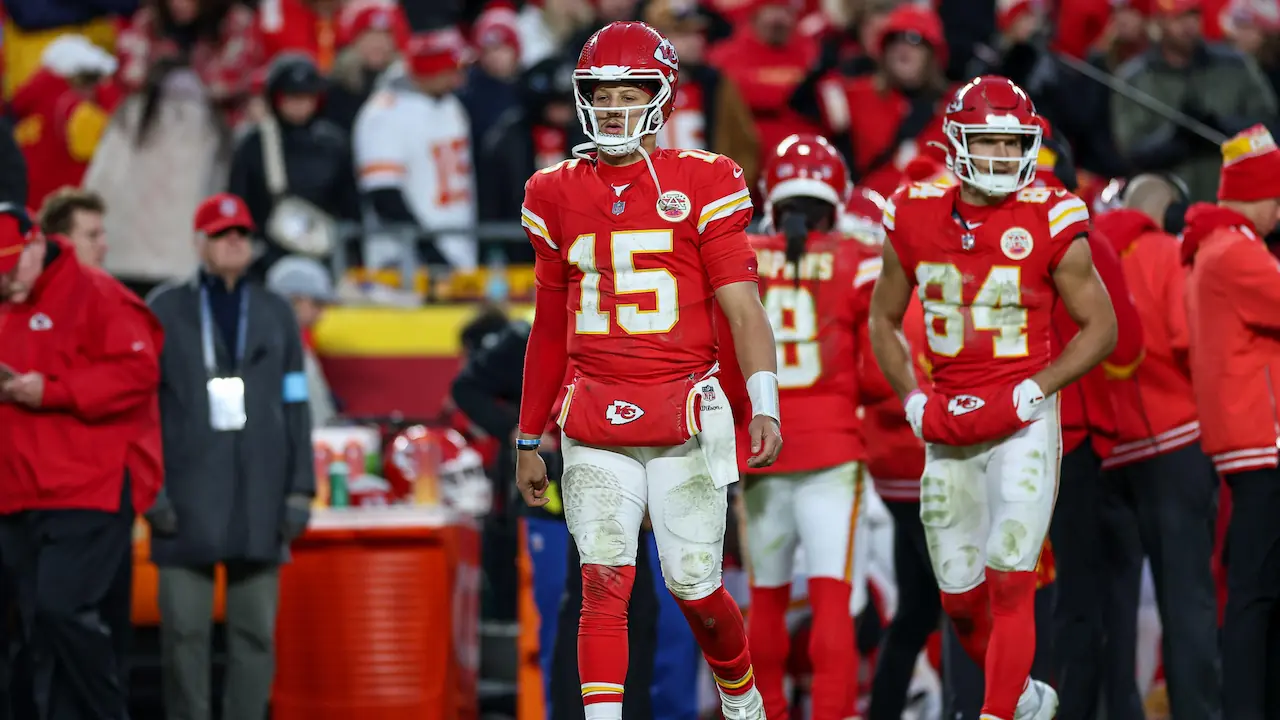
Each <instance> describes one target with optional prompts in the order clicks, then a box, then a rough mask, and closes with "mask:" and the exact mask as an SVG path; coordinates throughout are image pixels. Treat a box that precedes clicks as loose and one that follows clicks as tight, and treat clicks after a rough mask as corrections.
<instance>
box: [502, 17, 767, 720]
mask: <svg viewBox="0 0 1280 720" xmlns="http://www.w3.org/2000/svg"><path fill="white" fill-rule="evenodd" d="M678 71H679V61H678V60H677V58H676V52H675V49H674V48H673V47H672V46H671V43H670V42H668V41H667V39H666V38H664V37H662V35H661V34H660V33H658V32H657V31H656V30H654V29H653V28H651V27H649V26H648V25H645V24H644V23H639V22H618V23H613V24H611V25H608V26H606V27H604V28H603V29H601V30H600V31H599V32H597V33H596V34H595V35H593V36H592V37H591V39H590V40H588V41H587V44H586V46H584V47H583V49H582V55H581V57H580V58H579V60H578V67H577V69H576V70H575V71H574V75H573V84H574V96H575V99H576V102H577V106H578V117H579V120H580V121H581V122H582V127H583V130H584V131H585V132H586V134H587V136H588V137H589V138H591V140H592V141H593V142H592V143H587V144H585V145H581V146H579V147H577V148H574V155H575V157H574V158H573V159H570V160H566V161H565V162H563V163H561V164H559V165H555V166H553V167H550V168H547V169H546V170H543V171H541V172H539V173H537V174H535V175H534V176H533V177H532V178H530V180H529V182H528V184H527V185H526V186H525V201H524V207H523V208H522V223H523V225H524V228H525V231H526V233H527V234H528V236H529V240H530V241H531V242H532V243H533V246H534V249H535V251H536V252H537V261H536V268H535V270H536V275H537V301H536V319H535V320H534V323H533V329H532V331H531V333H530V335H529V349H528V352H527V355H526V356H525V368H524V389H523V395H522V405H521V409H520V428H519V430H520V432H519V435H518V439H517V440H516V447H517V449H518V451H519V452H517V465H516V479H517V482H518V484H519V487H520V490H521V492H522V493H523V495H524V498H525V501H526V502H528V503H529V504H530V505H535V506H537V505H542V504H545V503H546V502H547V499H546V497H545V489H546V485H547V480H546V468H545V466H544V465H543V462H542V460H541V459H540V458H539V457H538V453H537V452H536V451H537V447H538V438H539V437H540V436H541V435H542V432H543V429H544V428H545V427H546V424H547V421H548V419H549V416H550V414H551V409H552V405H553V404H554V402H555V400H556V396H557V394H558V393H559V391H560V390H561V388H562V381H563V378H564V376H565V368H566V365H567V363H568V361H570V360H572V367H573V368H574V371H575V375H574V378H573V380H572V383H571V385H570V387H569V390H568V394H567V396H566V398H565V401H564V404H563V409H562V411H561V412H560V414H559V421H558V424H559V425H560V427H561V429H562V431H563V434H564V445H563V452H564V476H563V480H562V492H563V502H564V511H565V520H566V521H567V523H568V526H569V531H570V532H571V533H573V537H574V540H575V541H576V542H577V545H578V549H579V551H580V554H581V556H582V584H583V602H582V615H581V620H580V625H579V632H578V667H579V674H580V676H581V680H582V698H583V700H582V701H583V704H584V705H585V707H586V717H587V720H619V719H620V718H621V717H622V683H623V680H624V679H625V678H626V675H627V603H628V600H629V598H630V595H631V587H632V582H633V581H634V579H635V561H636V546H637V539H638V536H639V533H640V525H641V522H642V521H643V520H644V517H645V512H646V509H647V511H648V514H649V518H650V520H651V523H652V526H653V534H654V539H655V540H656V542H657V546H658V553H659V556H660V558H661V561H662V571H663V577H664V578H665V580H666V584H667V587H668V589H670V591H671V593H672V595H674V596H675V598H676V601H677V603H679V605H680V606H681V608H682V609H683V611H684V613H685V616H686V617H687V619H688V621H689V626H690V627H691V628H692V630H693V634H694V636H695V637H696V638H697V640H698V644H699V645H700V646H701V648H702V651H703V655H704V657H705V658H706V660H707V663H708V664H709V665H710V666H711V669H712V671H713V672H714V674H715V677H716V682H717V684H718V686H719V688H720V696H721V699H722V705H723V710H724V715H725V717H726V718H727V719H728V720H763V718H764V709H763V702H762V700H761V698H760V693H759V692H758V691H757V690H756V689H755V681H754V678H753V672H752V668H751V657H750V654H749V653H748V651H747V639H746V633H745V631H744V629H743V624H742V616H741V614H740V613H739V612H738V606H737V604H736V603H735V602H734V601H733V599H732V598H731V597H730V596H729V594H728V592H727V591H725V589H724V588H723V587H722V586H721V583H720V574H721V562H722V559H723V553H722V550H723V545H724V532H725V523H726V517H727V509H728V501H727V496H726V488H727V486H728V485H729V484H731V483H733V482H735V481H736V480H737V478H738V467H737V450H736V442H735V437H734V421H733V414H732V412H731V410H730V407H729V402H728V399H727V397H726V394H725V392H724V388H723V387H721V385H720V382H719V380H718V379H717V378H716V372H717V369H718V366H717V362H716V360H717V355H718V350H717V335H716V332H715V322H714V321H713V317H714V315H713V309H714V306H715V304H716V303H718V304H719V306H720V308H721V309H722V310H723V312H724V314H725V316H726V318H727V320H728V325H729V329H730V330H731V332H732V335H733V344H734V347H735V350H736V355H737V357H738V358H739V360H740V363H739V367H740V369H741V371H742V373H743V377H745V378H747V380H746V386H747V393H748V395H749V396H750V398H751V414H752V418H751V421H750V443H751V453H752V457H751V460H750V464H751V465H752V466H755V467H764V466H767V465H769V464H771V463H772V462H773V461H774V459H775V458H776V457H777V454H778V451H779V449H780V448H781V446H782V436H781V434H780V429H779V420H778V418H779V409H778V377H777V374H776V364H775V363H776V356H775V351H774V343H773V331H772V330H771V329H770V327H769V318H768V316H767V315H766V314H765V312H764V308H763V306H762V305H761V304H760V296H759V294H758V290H757V287H756V260H755V254H754V253H752V252H751V248H750V245H749V244H748V242H747V236H746V233H745V228H746V225H747V223H748V221H750V219H751V199H750V193H749V192H748V191H747V188H746V185H745V184H744V181H743V179H742V168H740V167H738V165H737V164H736V163H734V162H733V161H732V160H730V159H728V158H726V157H722V156H719V155H714V154H711V153H708V152H705V151H700V150H686V151H681V150H667V149H663V150H658V149H657V148H656V140H655V135H656V133H657V132H658V131H659V130H660V129H661V127H662V125H663V122H664V121H665V120H666V118H667V116H668V115H669V114H670V112H671V98H672V95H673V92H674V90H675V86H676V80H677V73H678ZM588 150H594V152H588ZM566 341H567V342H566Z"/></svg>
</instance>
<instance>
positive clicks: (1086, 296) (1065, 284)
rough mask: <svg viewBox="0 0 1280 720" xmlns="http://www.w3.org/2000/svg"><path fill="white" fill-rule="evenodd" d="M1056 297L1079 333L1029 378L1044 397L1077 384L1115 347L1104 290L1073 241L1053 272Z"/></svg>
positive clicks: (1083, 248) (1085, 248)
mask: <svg viewBox="0 0 1280 720" xmlns="http://www.w3.org/2000/svg"><path fill="white" fill-rule="evenodd" d="M1053 283H1054V285H1055V286H1056V287H1057V289H1058V296H1059V297H1060V298H1062V304H1063V305H1064V306H1065V307H1066V309H1067V312H1068V313H1069V314H1070V315H1071V319H1072V320H1074V321H1075V323H1076V325H1077V326H1079V328H1080V332H1078V333H1076V336H1075V337H1073V338H1071V340H1070V341H1068V342H1067V344H1066V346H1065V347H1063V349H1062V354H1061V355H1059V356H1058V357H1057V358H1056V359H1055V360H1054V361H1053V362H1052V363H1050V364H1049V366H1048V367H1046V368H1045V369H1044V370H1041V371H1040V372H1038V373H1036V374H1035V375H1034V376H1032V378H1031V379H1032V380H1035V382H1036V384H1037V385H1039V386H1040V390H1041V391H1042V392H1044V394H1045V395H1052V394H1053V393H1056V392H1058V391H1059V390H1061V389H1062V388H1064V387H1066V386H1067V385H1070V384H1071V383H1073V382H1075V381H1076V380H1079V379H1080V378H1081V377H1082V376H1083V375H1084V374H1085V373H1087V372H1089V370H1091V369H1092V368H1093V367H1094V366H1095V365H1097V364H1098V363H1100V362H1102V361H1103V360H1105V359H1106V357H1107V356H1108V355H1110V354H1111V351H1112V350H1113V349H1114V348H1115V346H1116V313H1115V309H1114V308H1113V307H1112V306H1111V296H1110V295H1108V294H1107V287H1106V285H1104V284H1103V283H1102V278H1100V277H1098V272H1097V270H1095V269H1094V267H1093V257H1092V254H1091V253H1090V252H1089V243H1088V242H1087V241H1085V240H1084V239H1083V238H1078V239H1077V240H1075V241H1074V242H1073V243H1072V244H1071V247H1070V248H1069V249H1068V250H1067V253H1066V254H1065V255H1063V256H1062V261H1061V262H1059V263H1058V267H1057V268H1055V269H1054V271H1053Z"/></svg>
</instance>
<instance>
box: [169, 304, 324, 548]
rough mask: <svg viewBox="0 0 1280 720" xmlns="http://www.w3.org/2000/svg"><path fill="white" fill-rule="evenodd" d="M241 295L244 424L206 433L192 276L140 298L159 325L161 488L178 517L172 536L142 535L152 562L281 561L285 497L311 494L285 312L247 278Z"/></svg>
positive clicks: (289, 315) (221, 353)
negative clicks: (245, 311)
mask: <svg viewBox="0 0 1280 720" xmlns="http://www.w3.org/2000/svg"><path fill="white" fill-rule="evenodd" d="M246 282H248V281H246ZM244 292H247V293H248V296H249V297H248V308H249V320H248V324H247V325H246V330H245V348H244V351H243V353H242V355H243V362H242V365H241V368H240V373H239V374H240V376H241V377H242V378H243V379H244V390H245V416H246V418H247V424H246V426H245V429H244V430H241V431H238V432H215V431H214V430H213V429H211V427H210V424H209V396H208V390H207V387H206V384H207V382H208V379H209V376H208V372H207V370H206V369H205V364H204V357H203V342H202V340H201V337H202V333H201V322H200V314H201V310H200V285H199V279H198V278H193V279H191V280H189V281H186V282H178V283H170V284H167V285H163V286H161V287H159V288H157V289H156V290H155V292H153V293H152V294H151V296H150V297H148V298H147V304H148V305H150V306H151V310H152V312H154V313H155V314H156V317H157V318H159V320H160V324H161V325H162V326H163V327H164V335H165V343H164V350H163V351H162V352H161V355H160V425H161V432H162V436H163V441H164V471H165V480H164V490H163V492H164V494H165V495H166V497H167V500H168V501H169V502H170V503H172V505H173V508H174V511H175V512H176V513H177V516H178V518H177V521H178V522H177V525H178V532H177V535H175V536H172V537H167V536H165V537H162V536H159V535H157V536H155V537H153V538H152V539H151V559H152V561H153V562H155V563H156V564H157V565H160V566H166V565H168V566H184V565H192V566H194V565H212V564H214V563H218V562H223V561H225V560H245V561H251V562H262V563H276V562H280V561H281V560H284V559H286V558H287V556H288V555H287V547H286V545H285V537H284V534H285V527H284V520H285V514H286V504H285V502H286V500H287V498H288V497H289V496H290V495H303V496H312V495H314V494H315V482H316V476H315V470H314V460H313V455H312V451H311V410H310V407H309V405H308V404H307V402H306V397H305V392H301V397H299V392H300V390H299V389H298V388H299V384H298V383H299V381H301V382H302V387H305V379H303V375H304V373H305V371H304V369H303V351H302V336H301V333H300V331H299V330H298V324H297V321H296V320H295V319H294V315H293V308H291V307H290V306H289V303H288V302H287V301H286V300H285V299H284V298H282V297H280V296H279V295H276V294H275V293H272V292H269V291H268V290H266V289H265V288H263V287H262V286H260V285H257V284H254V283H250V284H248V285H247V287H245V289H244ZM237 315H238V313H237ZM237 325H238V323H237ZM214 345H215V347H216V351H215V352H216V356H217V357H218V359H219V363H218V364H219V366H230V365H232V364H234V361H233V360H231V357H232V353H231V349H230V348H228V347H227V343H226V342H225V341H224V340H223V338H222V333H220V332H219V333H214ZM286 377H288V378H289V379H288V380H286Z"/></svg>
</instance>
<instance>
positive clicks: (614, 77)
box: [573, 65, 672, 157]
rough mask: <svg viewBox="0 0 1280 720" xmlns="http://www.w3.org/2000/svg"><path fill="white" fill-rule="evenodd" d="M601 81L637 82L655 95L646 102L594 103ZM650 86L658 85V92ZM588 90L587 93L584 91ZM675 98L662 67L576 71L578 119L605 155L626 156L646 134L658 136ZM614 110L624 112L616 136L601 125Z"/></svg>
mask: <svg viewBox="0 0 1280 720" xmlns="http://www.w3.org/2000/svg"><path fill="white" fill-rule="evenodd" d="M600 83H621V84H625V85H634V86H636V87H639V88H640V89H641V90H642V91H643V92H646V93H650V95H651V97H650V98H649V101H648V102H647V103H645V104H643V105H633V106H630V107H597V106H595V105H593V104H592V100H593V99H592V96H593V95H594V93H595V87H596V85H599V84H600ZM648 86H656V88H657V92H656V93H654V92H652V88H651V87H648ZM584 90H585V91H586V93H587V94H586V95H584V94H583V91H584ZM671 97H672V92H671V81H670V80H668V79H667V77H666V75H665V74H664V73H663V72H662V71H660V70H645V69H640V68H636V69H632V68H628V67H619V66H616V65H610V66H605V67H598V68H590V69H585V70H583V69H579V70H574V71H573V100H574V104H575V105H576V106H577V109H578V121H579V122H580V123H581V124H582V131H583V132H584V133H586V135H587V137H588V138H590V139H591V141H592V142H593V143H595V146H596V149H597V150H599V151H600V152H601V153H603V154H605V155H611V156H614V157H623V156H626V155H630V154H631V153H633V152H636V151H637V150H639V149H640V141H641V140H642V139H643V138H644V136H645V135H656V134H657V133H658V131H659V130H661V129H662V125H663V123H664V122H666V117H665V113H664V108H665V107H666V105H667V104H668V103H669V102H670V101H671ZM610 113H620V114H621V115H622V118H621V120H622V124H623V132H622V133H621V134H618V135H614V134H612V133H607V132H605V131H604V130H603V129H602V127H601V126H602V125H603V123H604V122H605V121H606V120H605V119H604V118H607V117H608V115H609V114H610ZM602 116H604V118H602ZM637 117H638V118H639V122H637V123H636V124H635V127H634V128H632V121H633V120H635V119H636V118H637Z"/></svg>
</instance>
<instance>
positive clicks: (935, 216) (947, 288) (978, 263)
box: [884, 183, 1089, 395]
mask: <svg viewBox="0 0 1280 720" xmlns="http://www.w3.org/2000/svg"><path fill="white" fill-rule="evenodd" d="M959 192H960V189H959V187H958V186H952V187H949V188H943V187H939V186H936V185H928V184H920V183H916V184H911V185H905V186H903V187H901V188H899V189H898V191H897V192H896V193H894V194H893V196H892V197H891V198H890V199H889V201H888V202H887V203H885V208H884V228H885V233H886V238H887V241H888V242H890V243H892V245H893V249H894V251H895V252H896V253H897V255H898V258H899V260H900V261H901V263H902V267H903V270H904V271H906V274H907V276H908V278H910V280H911V281H912V282H913V283H914V284H915V286H916V292H917V294H918V295H919V297H920V300H921V304H922V306H923V308H924V321H925V339H926V341H927V342H926V345H927V352H928V357H929V362H930V363H932V365H933V374H932V376H933V384H934V389H936V390H937V391H938V392H940V393H942V394H944V395H955V394H960V393H964V392H971V391H974V390H977V389H980V388H987V387H997V386H1001V385H1007V384H1009V383H1013V382H1019V381H1021V380H1023V379H1025V378H1028V377H1031V376H1032V375H1034V374H1035V373H1037V372H1039V371H1040V370H1042V369H1043V368H1044V367H1045V366H1046V365H1048V364H1049V361H1050V359H1051V353H1050V337H1051V333H1052V323H1051V313H1052V309H1053V304H1054V302H1055V301H1056V300H1057V297H1058V294H1057V289H1056V287H1055V285H1054V282H1053V271H1054V269H1055V268H1057V266H1058V262H1059V261H1060V260H1061V259H1062V256H1063V255H1064V254H1066V252H1067V248H1068V247H1070V245H1071V242H1072V241H1073V240H1075V239H1076V238H1077V237H1080V236H1081V235H1084V234H1086V233H1087V232H1088V230H1089V212H1088V209H1087V208H1086V207H1085V204H1084V202H1083V201H1081V200H1080V198H1078V197H1076V196H1075V195H1072V194H1071V193H1069V192H1067V191H1066V190H1055V189H1050V188H1027V189H1025V190H1021V191H1019V192H1017V193H1014V194H1012V195H1009V196H1008V197H1006V198H1005V199H1004V200H1003V201H1002V202H1000V203H998V204H996V205H991V206H974V205H969V204H967V203H964V202H963V201H961V200H960V197H959Z"/></svg>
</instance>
